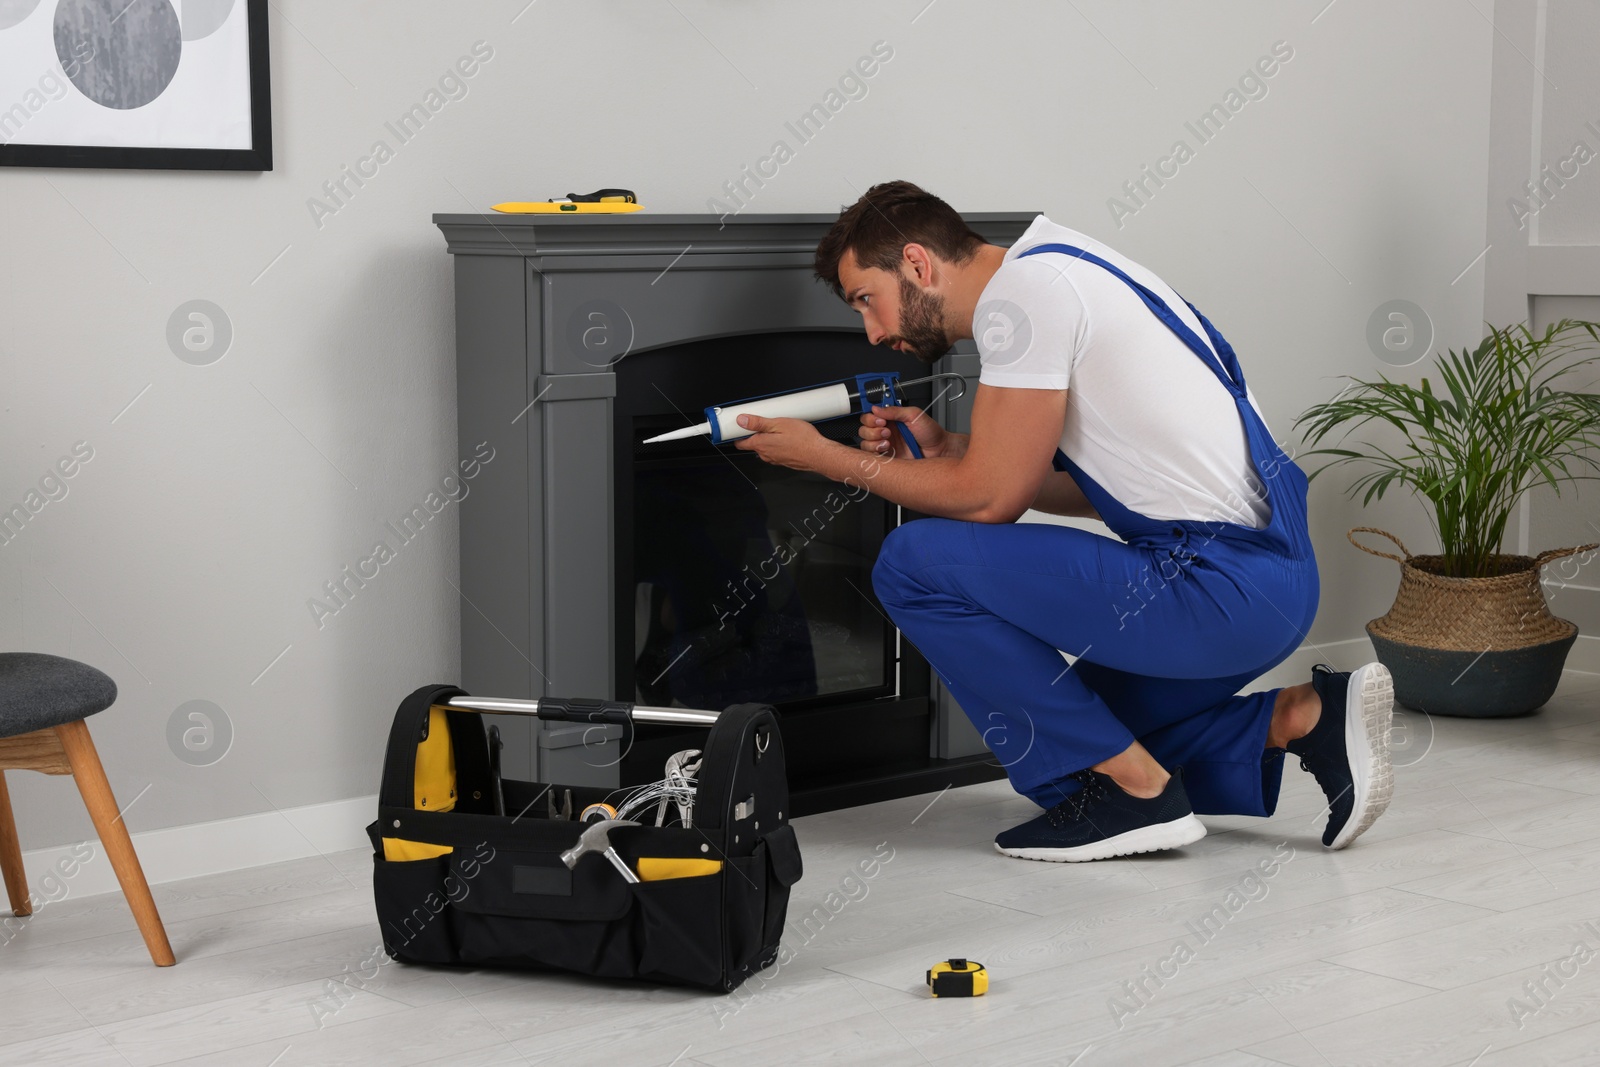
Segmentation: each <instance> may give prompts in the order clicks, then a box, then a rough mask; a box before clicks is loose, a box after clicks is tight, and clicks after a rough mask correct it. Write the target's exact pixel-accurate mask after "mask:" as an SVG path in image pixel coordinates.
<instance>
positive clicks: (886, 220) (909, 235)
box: [813, 181, 984, 298]
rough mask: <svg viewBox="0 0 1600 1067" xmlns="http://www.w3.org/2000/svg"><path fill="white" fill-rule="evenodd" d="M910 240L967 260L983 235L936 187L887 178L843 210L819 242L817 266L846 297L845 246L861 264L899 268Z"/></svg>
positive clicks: (957, 260)
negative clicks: (843, 276) (928, 188)
mask: <svg viewBox="0 0 1600 1067" xmlns="http://www.w3.org/2000/svg"><path fill="white" fill-rule="evenodd" d="M908 244H919V245H922V246H923V247H924V248H926V249H927V250H928V251H930V252H932V253H933V254H934V255H936V256H938V257H939V258H940V259H943V260H946V261H948V262H950V263H965V262H967V261H968V260H969V259H971V258H972V257H973V256H974V255H976V254H977V251H978V249H979V248H980V247H982V245H983V244H984V240H983V238H982V237H980V236H979V235H978V234H977V233H975V232H973V230H972V228H971V227H970V226H968V225H967V224H966V221H965V220H964V219H962V217H961V216H960V214H958V213H957V212H956V209H955V208H953V207H951V206H950V205H949V204H947V203H945V202H944V201H943V200H940V199H939V198H938V197H937V196H934V195H933V194H932V193H930V192H927V191H925V190H923V189H921V188H919V187H918V186H915V185H913V184H911V183H910V182H904V181H900V182H883V183H882V184H880V185H874V186H873V187H872V188H871V189H868V190H867V191H866V192H865V193H864V194H862V197H861V199H860V200H857V201H856V202H855V203H854V204H851V205H850V206H849V207H847V208H845V209H844V210H843V211H842V212H840V213H839V219H838V221H837V222H835V223H834V224H833V226H832V227H831V228H829V230H828V232H827V233H826V234H825V235H824V236H823V238H822V241H821V242H820V243H819V244H818V245H817V258H816V262H815V263H814V265H813V269H814V270H815V271H816V275H817V277H818V278H821V279H822V280H823V281H825V282H827V283H828V286H829V287H830V288H831V289H832V290H833V291H834V294H835V295H836V296H838V297H840V298H843V297H844V286H843V285H841V284H840V282H839V261H840V260H841V259H843V258H844V254H845V252H847V251H851V252H854V253H855V256H856V262H858V263H860V264H861V265H862V266H863V267H877V268H878V269H880V270H886V271H890V272H892V273H895V274H898V273H899V271H900V261H901V258H902V257H903V255H904V253H905V247H906V245H908Z"/></svg>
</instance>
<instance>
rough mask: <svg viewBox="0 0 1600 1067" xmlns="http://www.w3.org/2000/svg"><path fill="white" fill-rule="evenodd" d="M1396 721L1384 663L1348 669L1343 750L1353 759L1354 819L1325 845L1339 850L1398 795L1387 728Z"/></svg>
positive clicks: (1369, 824)
mask: <svg viewBox="0 0 1600 1067" xmlns="http://www.w3.org/2000/svg"><path fill="white" fill-rule="evenodd" d="M1393 724H1394V679H1393V678H1391V677H1390V675H1389V668H1387V667H1385V666H1384V665H1383V664H1381V663H1368V664H1367V665H1366V666H1364V667H1358V668H1356V670H1354V671H1353V672H1351V674H1350V688H1349V689H1348V690H1346V695H1345V708H1344V750H1345V755H1346V756H1347V757H1348V759H1349V760H1350V777H1351V780H1352V781H1353V782H1354V785H1353V787H1352V788H1353V789H1354V791H1355V796H1354V797H1353V803H1352V804H1351V807H1350V818H1349V820H1348V821H1347V822H1346V823H1345V824H1344V829H1342V830H1340V831H1339V834H1338V836H1337V837H1335V838H1334V839H1333V842H1332V843H1331V844H1329V845H1328V846H1327V847H1328V848H1329V849H1330V850H1332V849H1341V848H1344V847H1346V846H1347V845H1349V844H1350V842H1352V841H1354V840H1355V839H1356V838H1358V837H1360V836H1361V835H1362V834H1364V833H1366V832H1367V828H1368V827H1370V826H1371V825H1372V824H1373V823H1375V822H1377V821H1378V816H1380V815H1382V814H1383V810H1384V809H1385V808H1387V807H1388V806H1389V798H1390V797H1391V796H1393V795H1394V770H1393V768H1392V767H1391V766H1390V763H1389V730H1390V728H1391V727H1392V726H1393Z"/></svg>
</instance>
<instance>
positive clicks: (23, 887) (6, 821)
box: [0, 771, 33, 915]
mask: <svg viewBox="0 0 1600 1067" xmlns="http://www.w3.org/2000/svg"><path fill="white" fill-rule="evenodd" d="M0 874H3V875H4V876H5V882H6V896H7V897H9V898H10V899H11V912H12V914H13V915H32V914H33V905H32V904H31V903H29V901H28V876H27V875H26V874H24V873H23V871H22V842H21V841H19V840H18V839H17V824H16V822H15V821H14V820H13V819H12V817H11V794H10V793H9V792H8V791H7V790H6V772H5V771H0Z"/></svg>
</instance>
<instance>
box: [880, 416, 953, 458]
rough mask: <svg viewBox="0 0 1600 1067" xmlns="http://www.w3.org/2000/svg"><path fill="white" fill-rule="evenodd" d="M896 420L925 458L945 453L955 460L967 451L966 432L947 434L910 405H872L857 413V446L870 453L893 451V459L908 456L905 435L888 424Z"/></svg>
mask: <svg viewBox="0 0 1600 1067" xmlns="http://www.w3.org/2000/svg"><path fill="white" fill-rule="evenodd" d="M891 422H898V423H900V424H901V425H902V426H904V427H905V428H906V429H907V430H909V431H910V432H911V435H912V436H913V437H915V438H916V439H917V445H918V446H919V447H920V448H921V449H922V455H923V456H924V457H925V458H927V459H935V458H937V457H939V456H948V457H950V458H952V459H959V458H960V457H961V456H962V455H963V454H964V453H965V452H966V450H967V448H966V445H967V435H966V434H960V433H950V432H949V431H947V430H946V429H945V428H944V427H943V426H940V425H939V424H938V423H937V422H934V421H933V419H931V418H929V417H928V414H927V412H925V411H923V410H922V409H921V408H914V407H883V406H881V405H877V404H874V405H873V407H872V410H871V411H869V412H867V413H866V414H865V415H862V416H861V430H860V434H859V436H860V437H861V448H862V450H863V451H866V452H871V453H872V454H873V455H884V454H887V453H889V452H891V451H892V452H893V453H894V456H895V458H896V459H905V458H908V457H909V456H910V455H911V450H910V449H908V448H907V447H906V442H905V438H904V437H902V436H901V434H900V431H899V430H897V429H895V428H894V427H893V426H890V425H889V423H891Z"/></svg>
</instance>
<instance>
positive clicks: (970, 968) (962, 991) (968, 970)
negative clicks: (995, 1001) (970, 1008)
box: [928, 959, 989, 997]
mask: <svg viewBox="0 0 1600 1067" xmlns="http://www.w3.org/2000/svg"><path fill="white" fill-rule="evenodd" d="M928 990H929V992H931V993H932V994H933V995H934V996H936V997H981V996H983V995H984V994H985V993H987V992H988V991H989V972H988V971H986V970H984V969H983V964H981V963H979V962H978V961H977V960H961V959H955V960H945V961H944V962H943V963H935V964H934V965H933V966H932V967H931V968H929V969H928Z"/></svg>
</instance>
